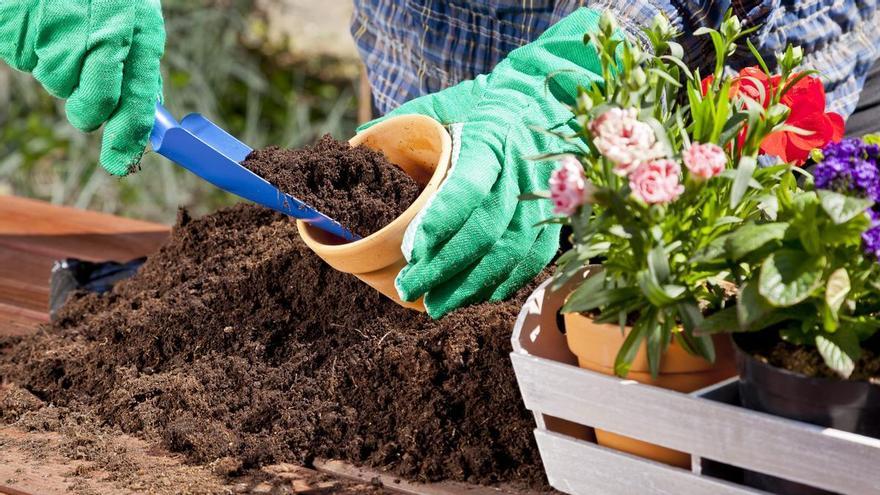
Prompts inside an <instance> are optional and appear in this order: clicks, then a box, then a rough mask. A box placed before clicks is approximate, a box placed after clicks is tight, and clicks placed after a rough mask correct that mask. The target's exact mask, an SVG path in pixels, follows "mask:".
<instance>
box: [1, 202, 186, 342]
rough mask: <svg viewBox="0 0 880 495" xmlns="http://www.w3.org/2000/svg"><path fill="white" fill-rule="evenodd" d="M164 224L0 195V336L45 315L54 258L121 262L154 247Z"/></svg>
mask: <svg viewBox="0 0 880 495" xmlns="http://www.w3.org/2000/svg"><path fill="white" fill-rule="evenodd" d="M168 231H169V229H168V226H166V225H161V224H156V223H151V222H143V221H140V220H132V219H128V218H121V217H116V216H113V215H106V214H103V213H96V212H92V211H85V210H78V209H75V208H68V207H63V206H54V205H50V204H47V203H44V202H41V201H35V200H31V199H25V198H18V197H14V196H0V335H23V334H27V333H30V332H33V331H35V330H36V328H37V327H38V326H39V325H40V324H41V323H45V322H47V321H48V320H49V312H48V303H49V274H50V273H51V269H52V264H53V262H54V261H55V260H58V259H63V258H80V259H85V260H90V261H109V260H113V261H127V260H130V259H134V258H138V257H141V256H145V255H147V254H150V253H152V252H154V251H155V250H156V249H158V247H159V246H160V245H161V244H162V243H163V242H164V241H165V239H167V237H168Z"/></svg>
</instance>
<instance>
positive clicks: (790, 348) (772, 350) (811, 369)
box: [753, 338, 880, 385]
mask: <svg viewBox="0 0 880 495" xmlns="http://www.w3.org/2000/svg"><path fill="white" fill-rule="evenodd" d="M878 344H880V339H878V338H874V339H872V340H871V341H870V342H868V343H866V344H865V345H864V347H865V348H864V350H863V352H862V355H861V357H860V358H859V360H858V361H856V363H855V369H854V370H853V373H852V375H850V377H849V379H850V380H859V381H870V382H873V383H876V384H878V385H880V345H878ZM753 355H754V356H755V357H756V358H757V359H759V360H760V361H763V362H765V363H769V364H771V365H773V366H776V367H777V368H783V369H787V370H789V371H794V372H796V373H800V374H802V375H807V376H813V377H821V378H834V379H840V375H838V374H837V373H836V372H835V371H834V370H832V369H831V368H829V367H828V365H826V364H825V360H824V359H823V358H822V355H821V354H819V351H818V350H817V349H816V348H815V347H807V346H800V345H795V344H791V343H789V342H784V341H774V342H773V343H772V345H770V346H764V348H762V349H756V350H755V351H753Z"/></svg>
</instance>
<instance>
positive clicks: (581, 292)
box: [562, 271, 605, 313]
mask: <svg viewBox="0 0 880 495" xmlns="http://www.w3.org/2000/svg"><path fill="white" fill-rule="evenodd" d="M604 287H605V272H604V271H603V272H599V273H597V274H595V275H593V276H591V277H588V278H587V279H586V280H584V281H583V282H582V283H581V284H580V286H578V288H577V289H575V290H574V291H572V293H571V295H570V296H568V300H567V301H566V302H565V305H564V306H562V312H563V313H578V312H581V311H588V309H583V308H587V307H589V306H590V304H591V301H592V300H593V298H594V297H595V295H596V293H598V292H600V291H601V290H602V289H603V288H604ZM594 307H595V306H594ZM590 309H592V308H590Z"/></svg>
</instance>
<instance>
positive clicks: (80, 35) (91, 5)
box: [0, 0, 165, 175]
mask: <svg viewBox="0 0 880 495" xmlns="http://www.w3.org/2000/svg"><path fill="white" fill-rule="evenodd" d="M164 49H165V27H164V21H163V20H162V7H161V5H160V4H159V0H135V1H132V0H0V59H2V60H3V61H5V62H6V63H8V64H9V65H11V66H12V67H13V68H15V69H18V70H20V71H24V72H30V73H32V74H33V76H34V77H35V78H36V79H37V80H38V81H39V82H40V83H41V84H42V85H43V87H45V88H46V90H47V91H48V92H49V93H50V94H52V95H53V96H55V97H57V98H63V99H66V100H67V105H66V109H67V119H68V120H69V121H70V123H71V124H73V125H74V126H75V127H77V128H78V129H81V130H82V131H85V132H90V131H94V130H95V129H97V128H99V127H101V125H103V124H105V123H106V126H105V127H104V141H103V145H102V149H101V164H102V165H103V166H104V168H105V169H107V171H108V172H110V173H112V174H114V175H126V174H127V173H129V172H130V171H131V170H132V169H134V168H135V167H136V166H137V164H138V163H139V162H140V158H141V155H142V154H143V152H144V148H145V147H146V145H147V140H148V139H149V137H150V132H151V130H152V129H153V122H154V117H153V115H154V111H155V105H156V102H157V101H159V99H160V98H161V94H162V79H161V76H160V74H159V60H160V59H161V58H162V54H163V52H164Z"/></svg>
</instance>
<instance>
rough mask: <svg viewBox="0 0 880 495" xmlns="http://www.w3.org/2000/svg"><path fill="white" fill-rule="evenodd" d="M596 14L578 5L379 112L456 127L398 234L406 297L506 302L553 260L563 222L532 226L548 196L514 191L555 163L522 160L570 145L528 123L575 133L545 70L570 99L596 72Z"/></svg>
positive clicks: (530, 186)
mask: <svg viewBox="0 0 880 495" xmlns="http://www.w3.org/2000/svg"><path fill="white" fill-rule="evenodd" d="M600 17H601V15H600V13H599V12H598V11H595V10H591V9H585V8H582V9H579V10H577V11H575V12H574V13H572V14H571V15H569V16H568V17H566V18H565V19H563V20H562V21H560V22H559V23H557V24H555V25H554V26H552V27H551V28H550V29H548V30H547V31H546V32H545V33H544V34H543V35H541V36H540V37H539V38H538V39H537V40H536V41H534V42H532V43H530V44H528V45H526V46H524V47H521V48H519V49H517V50H514V51H513V52H511V53H510V55H508V57H507V58H506V59H505V60H503V61H502V62H500V63H499V64H498V65H497V66H496V67H495V69H494V70H493V71H492V72H491V73H490V74H489V75H487V76H479V77H477V78H476V79H475V80H473V81H465V82H463V83H461V84H459V85H457V86H454V87H452V88H449V89H446V90H444V91H440V92H438V93H435V94H432V95H427V96H423V97H420V98H416V99H414V100H412V101H410V102H408V103H406V104H404V105H402V106H401V107H399V108H397V109H396V110H394V111H393V112H391V113H389V114H388V115H386V116H385V117H383V119H385V118H388V117H392V116H397V115H405V114H413V113H417V114H422V115H427V116H429V117H432V118H434V119H435V120H437V121H439V122H440V123H442V124H446V125H450V124H451V125H452V133H453V143H454V144H453V146H454V148H453V157H452V166H451V169H450V171H449V172H448V174H447V178H446V181H445V182H444V183H443V184H442V186H441V187H440V189H439V191H438V192H437V193H436V195H435V196H434V198H433V199H432V200H431V201H430V202H429V204H428V206H427V207H426V208H425V210H424V211H423V212H422V214H420V215H419V216H417V217H416V218H415V219H414V220H413V222H412V223H411V224H410V226H409V228H408V230H407V233H406V236H405V238H404V243H403V246H402V250H403V253H404V255H405V256H406V259H407V261H408V264H407V266H406V267H405V268H404V269H403V270H402V271H401V272H400V274H399V275H398V277H397V280H396V284H397V290H398V292H399V293H400V295H401V297H402V298H403V299H405V300H407V301H414V300H416V299H418V298H419V297H420V296H422V295H424V296H425V306H426V308H427V310H428V313H429V314H430V315H431V316H432V317H434V318H438V317H440V316H442V315H444V314H446V313H447V312H449V311H451V310H453V309H455V308H458V307H460V306H463V305H466V304H470V303H473V302H477V301H482V300H487V299H489V300H493V301H494V300H503V299H506V298H507V297H509V296H511V295H512V294H513V293H514V292H516V291H517V290H518V289H519V288H521V287H522V286H523V285H525V284H526V283H527V282H528V281H530V280H531V279H533V278H534V277H535V276H536V275H537V274H538V273H540V271H541V270H542V269H543V268H544V267H545V266H546V265H547V263H549V262H550V260H551V259H552V258H553V256H554V254H555V253H556V251H557V249H558V246H559V230H560V227H559V225H558V224H551V225H542V226H538V227H536V226H535V224H537V223H538V222H540V221H542V220H545V219H547V218H550V217H551V216H552V211H551V205H550V202H549V201H519V199H518V196H519V195H520V194H523V193H529V192H535V191H539V190H546V189H547V181H548V179H549V176H550V173H551V172H552V170H553V168H554V167H553V164H552V163H548V162H539V163H535V162H532V161H529V160H528V158H530V157H535V156H538V155H541V154H545V153H556V152H564V151H570V150H571V145H566V143H565V142H564V141H563V140H561V139H558V138H555V137H553V136H549V135H547V134H544V133H540V132H539V131H535V130H534V129H533V128H538V129H554V130H556V131H560V132H563V133H567V134H573V131H572V130H571V125H572V123H571V121H572V119H573V115H572V113H571V112H570V111H569V110H568V108H567V107H566V106H565V105H564V104H562V103H560V102H559V101H558V100H557V98H556V97H554V95H553V94H551V91H550V90H549V89H548V76H552V82H551V83H550V86H553V87H554V88H555V89H558V90H562V91H563V93H564V94H567V95H570V96H573V95H575V94H576V88H577V86H578V85H579V84H580V85H582V86H589V85H590V83H591V82H593V81H599V80H600V79H601V76H600V74H601V65H600V63H599V58H598V56H597V54H596V52H595V50H594V49H593V48H592V47H591V46H587V45H585V44H584V41H583V40H584V34H585V33H586V32H588V31H590V30H595V29H597V26H598V25H599V19H600ZM554 92H555V91H554ZM383 119H379V120H376V121H373V122H370V123H368V124H366V125H365V126H364V128H365V127H369V126H370V125H373V124H375V123H376V122H378V121H380V120H383Z"/></svg>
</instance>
